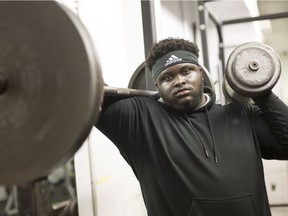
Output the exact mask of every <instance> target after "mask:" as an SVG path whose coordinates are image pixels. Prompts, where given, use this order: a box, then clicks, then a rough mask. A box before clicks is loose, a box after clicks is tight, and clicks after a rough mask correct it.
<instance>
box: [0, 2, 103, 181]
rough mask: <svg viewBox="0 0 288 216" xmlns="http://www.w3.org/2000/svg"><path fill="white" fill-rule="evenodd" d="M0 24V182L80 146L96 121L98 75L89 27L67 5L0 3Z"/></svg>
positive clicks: (43, 171)
mask: <svg viewBox="0 0 288 216" xmlns="http://www.w3.org/2000/svg"><path fill="white" fill-rule="evenodd" d="M0 28H1V34H0V77H1V80H2V81H1V82H0V85H1V86H2V87H1V88H0V89H2V91H1V94H0V104H1V106H0V140H1V142H0V172H1V175H0V184H18V183H23V182H28V181H32V180H34V179H37V178H41V177H43V176H47V175H48V174H49V173H50V171H51V170H52V169H54V168H55V167H57V166H58V165H61V164H62V163H64V162H66V161H67V159H69V158H71V156H73V154H74V153H75V152H76V151H77V150H78V149H79V147H80V146H81V145H82V143H83V142H84V140H85V139H86V137H87V136H88V134H89V133H90V130H91V128H92V126H93V124H94V123H95V122H96V121H97V118H98V113H99V112H98V108H99V107H100V104H101V102H102V96H103V80H102V75H101V69H100V66H99V64H98V61H97V56H96V54H95V52H94V49H93V44H92V41H91V39H90V37H89V35H88V32H87V31H86V29H85V28H84V26H83V24H82V23H81V22H80V21H79V19H78V18H77V17H76V15H75V14H74V13H72V12H71V11H70V10H69V9H67V8H66V7H65V6H64V5H62V4H60V3H58V2H54V1H10V2H9V1H3V2H0ZM3 86H4V87H3ZM3 89H4V90H3Z"/></svg>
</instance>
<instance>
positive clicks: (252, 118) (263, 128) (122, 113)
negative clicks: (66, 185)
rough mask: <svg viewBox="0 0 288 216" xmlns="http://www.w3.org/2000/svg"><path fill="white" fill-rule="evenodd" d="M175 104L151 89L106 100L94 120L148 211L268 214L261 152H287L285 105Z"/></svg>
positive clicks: (156, 214) (189, 215)
mask: <svg viewBox="0 0 288 216" xmlns="http://www.w3.org/2000/svg"><path fill="white" fill-rule="evenodd" d="M205 92H206V93H208V94H209V95H210V101H209V102H208V104H206V105H205V106H204V107H202V108H200V109H198V110H196V111H189V110H186V111H185V112H175V110H172V109H171V108H170V107H168V106H167V105H165V104H163V103H161V102H159V101H158V100H156V99H155V97H133V98H129V99H123V100H120V101H118V102H116V103H113V104H112V105H111V106H109V107H108V108H107V109H105V110H104V111H103V112H102V114H101V116H100V119H99V121H98V123H97V128H98V129H100V131H102V132H103V133H104V134H105V135H106V136H107V137H108V138H109V139H110V140H111V141H112V142H113V143H114V144H115V145H116V146H117V147H118V149H119V150H120V153H121V154H122V156H123V157H124V158H125V160H126V161H127V162H128V163H129V165H130V166H131V168H132V169H133V171H134V173H135V175H136V177H137V179H138V180H139V183H140V186H141V190H142V194H143V198H144V202H145V205H146V208H147V212H148V215H149V216H270V215H271V213H270V209H269V202H268V198H267V193H266V188H265V182H264V173H263V166H262V158H266V159H288V108H287V106H286V105H285V104H284V103H283V102H282V101H280V100H279V99H278V98H277V97H276V96H275V95H274V94H273V93H270V94H268V95H266V96H265V97H262V98H257V99H255V102H256V104H257V105H258V106H259V107H260V108H259V107H258V106H254V105H250V104H240V103H232V104H227V105H220V104H215V95H214V93H213V92H212V90H211V89H208V88H205Z"/></svg>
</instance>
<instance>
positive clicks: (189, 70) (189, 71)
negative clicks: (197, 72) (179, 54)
mask: <svg viewBox="0 0 288 216" xmlns="http://www.w3.org/2000/svg"><path fill="white" fill-rule="evenodd" d="M191 71H193V69H191V68H187V69H185V70H184V71H183V74H189V73H191Z"/></svg>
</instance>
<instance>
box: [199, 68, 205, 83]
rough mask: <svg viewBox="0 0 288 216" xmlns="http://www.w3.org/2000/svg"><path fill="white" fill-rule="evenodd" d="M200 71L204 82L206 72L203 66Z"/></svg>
mask: <svg viewBox="0 0 288 216" xmlns="http://www.w3.org/2000/svg"><path fill="white" fill-rule="evenodd" d="M199 70H200V71H201V74H202V81H203V82H204V73H205V71H204V70H203V68H202V67H201V66H199Z"/></svg>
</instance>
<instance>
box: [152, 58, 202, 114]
mask: <svg viewBox="0 0 288 216" xmlns="http://www.w3.org/2000/svg"><path fill="white" fill-rule="evenodd" d="M155 86H156V87H157V89H158V91H159V94H160V96H161V98H162V100H163V102H164V103H165V104H168V105H171V106H172V107H174V108H176V109H177V110H183V109H186V108H193V109H195V108H197V107H199V106H200V105H202V104H203V103H204V96H203V87H204V81H203V76H202V69H201V68H199V67H198V66H197V65H195V64H191V63H181V64H176V65H173V66H171V67H169V68H167V69H165V70H164V71H162V72H161V73H160V74H159V76H158V77H157V79H156V82H155Z"/></svg>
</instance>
